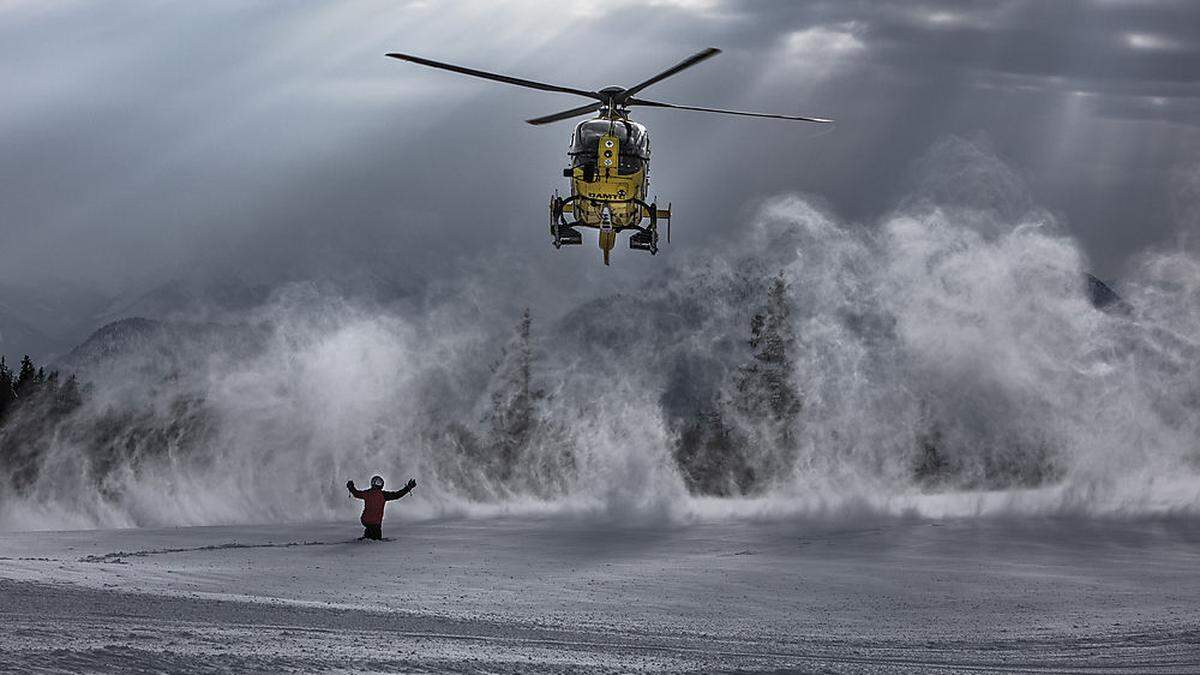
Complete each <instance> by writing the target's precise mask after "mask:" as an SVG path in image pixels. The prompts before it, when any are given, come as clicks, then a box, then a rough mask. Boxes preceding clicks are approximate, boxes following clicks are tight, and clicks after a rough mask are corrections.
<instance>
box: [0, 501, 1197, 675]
mask: <svg viewBox="0 0 1200 675" xmlns="http://www.w3.org/2000/svg"><path fill="white" fill-rule="evenodd" d="M386 528H387V531H388V533H389V534H390V535H391V536H392V537H393V538H394V540H393V541H391V542H382V543H376V542H365V541H357V540H353V539H350V540H347V539H346V537H347V536H348V535H352V534H356V533H357V528H356V526H354V525H353V524H315V525H286V526H273V527H266V526H236V527H197V528H176V529H166V530H97V531H80V532H24V533H0V625H2V626H3V629H0V671H9V670H12V671H30V670H37V671H42V672H78V671H97V670H99V671H114V670H122V671H129V670H134V671H187V672H229V671H261V670H267V671H355V672H371V671H377V672H394V671H405V672H469V673H476V672H477V673H485V672H486V673H510V672H511V673H517V672H614V671H616V672H628V671H673V672H712V671H757V672H779V671H789V670H800V671H805V672H809V671H822V672H855V673H857V672H911V671H944V672H977V671H985V672H994V671H1020V672H1036V671H1046V672H1051V671H1053V672H1062V671H1074V672H1138V673H1142V672H1196V671H1200V646H1198V645H1200V582H1198V581H1197V578H1196V575H1195V570H1196V569H1197V564H1198V563H1200V524H1194V523H1191V522H1188V521H1169V520H1163V521H1124V522H1122V521H1107V522H1096V521H1087V520H1048V519H1038V520H1032V521H1028V522H1021V521H1016V520H998V519H974V520H954V521H928V520H918V519H890V520H880V521H879V522H848V523H836V522H800V521H793V522H775V523H771V522H736V521H725V522H697V523H692V524H687V525H680V524H626V523H617V522H595V521H589V520H587V519H578V518H544V519H514V518H505V519H476V520H445V521H438V522H424V523H399V522H389V524H388V525H387V526H386Z"/></svg>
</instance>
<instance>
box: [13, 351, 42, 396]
mask: <svg viewBox="0 0 1200 675" xmlns="http://www.w3.org/2000/svg"><path fill="white" fill-rule="evenodd" d="M36 384H37V368H34V367H33V359H31V358H29V355H28V354H26V355H25V357H24V358H22V359H21V370H20V371H19V372H18V373H17V382H16V384H15V385H14V386H13V388H14V389H15V390H16V392H17V397H18V398H21V397H24V396H27V395H29V394H31V393H33V389H34V387H35V386H36Z"/></svg>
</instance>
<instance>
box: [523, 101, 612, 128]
mask: <svg viewBox="0 0 1200 675" xmlns="http://www.w3.org/2000/svg"><path fill="white" fill-rule="evenodd" d="M603 105H604V104H603V103H589V104H587V105H581V106H579V107H578V108H571V109H570V110H564V111H562V112H559V113H554V114H553V115H546V116H545V117H535V118H533V119H531V120H525V121H526V122H528V123H530V124H535V125H536V124H549V123H551V122H557V121H559V120H566V119H571V118H572V117H578V116H580V115H587V114H588V113H594V112H596V111H597V110H599V109H600V108H601V107H602V106H603Z"/></svg>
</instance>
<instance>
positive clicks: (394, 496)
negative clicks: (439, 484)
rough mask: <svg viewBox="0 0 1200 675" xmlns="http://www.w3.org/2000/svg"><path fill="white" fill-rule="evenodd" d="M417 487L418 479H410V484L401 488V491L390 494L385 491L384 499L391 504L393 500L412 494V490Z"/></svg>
mask: <svg viewBox="0 0 1200 675" xmlns="http://www.w3.org/2000/svg"><path fill="white" fill-rule="evenodd" d="M415 487H417V481H416V479H413V478H409V479H408V483H407V484H406V485H405V486H404V487H402V488H400V489H399V490H396V491H395V492H388V491H387V490H384V491H383V498H384V499H385V500H387V501H389V502H390V501H392V500H393V499H400V498H401V497H403V496H404V495H406V494H408V493H410V492H412V489H413V488H415Z"/></svg>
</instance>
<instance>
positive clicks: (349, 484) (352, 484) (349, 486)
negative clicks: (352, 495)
mask: <svg viewBox="0 0 1200 675" xmlns="http://www.w3.org/2000/svg"><path fill="white" fill-rule="evenodd" d="M346 487H347V488H348V489H350V490H353V489H354V481H352V480H348V481H346Z"/></svg>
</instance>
